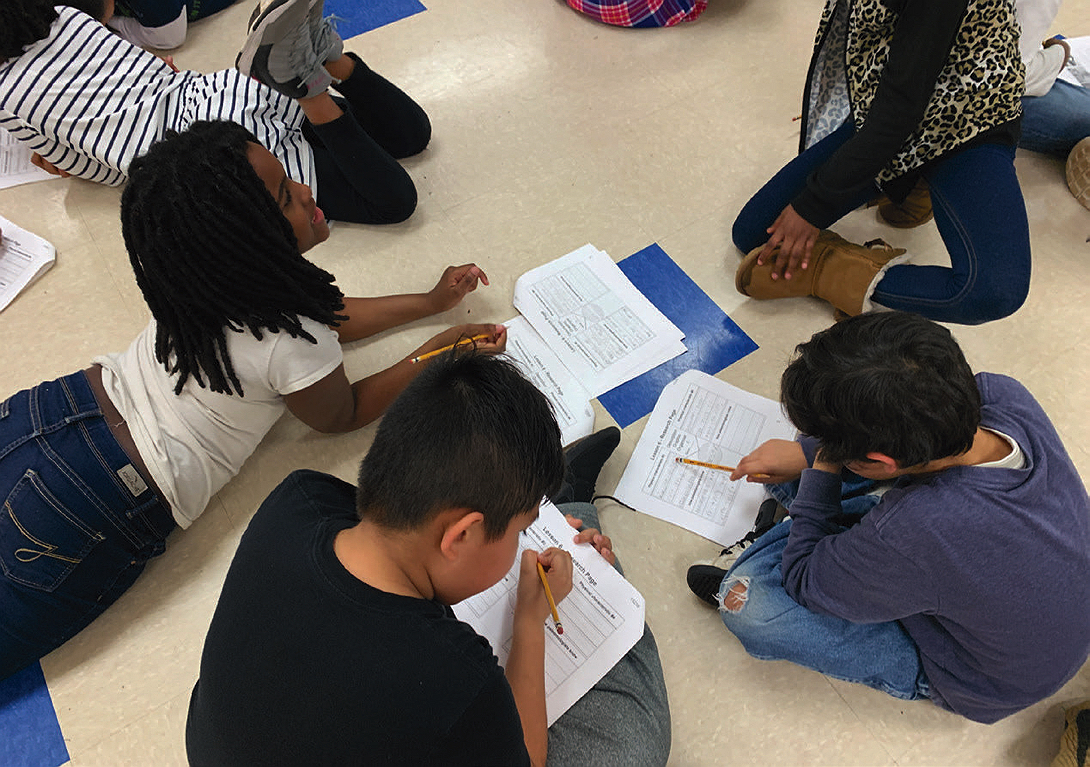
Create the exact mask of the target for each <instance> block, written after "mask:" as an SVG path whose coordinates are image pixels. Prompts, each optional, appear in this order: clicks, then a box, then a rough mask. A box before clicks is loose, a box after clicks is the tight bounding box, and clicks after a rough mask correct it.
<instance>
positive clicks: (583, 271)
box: [514, 245, 685, 397]
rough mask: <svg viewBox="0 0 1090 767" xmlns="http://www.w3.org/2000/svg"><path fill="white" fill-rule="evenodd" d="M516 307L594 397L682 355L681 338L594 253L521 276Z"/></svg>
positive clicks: (587, 249)
mask: <svg viewBox="0 0 1090 767" xmlns="http://www.w3.org/2000/svg"><path fill="white" fill-rule="evenodd" d="M514 304H515V308H516V309H518V310H519V313H521V314H522V315H523V316H524V317H525V318H526V319H527V320H528V321H529V322H530V325H532V326H533V328H534V329H535V330H536V331H537V332H538V333H539V334H540V335H541V337H542V338H543V339H544V340H545V343H546V344H547V345H548V346H549V347H550V348H552V349H553V351H555V352H556V355H557V357H558V358H559V359H560V361H561V362H562V363H563V364H564V367H565V368H567V370H568V371H570V373H571V374H572V375H573V376H574V377H575V379H576V380H578V381H581V382H583V385H584V386H585V387H586V388H587V390H588V391H589V393H590V396H591V397H597V396H598V395H600V394H604V393H605V392H607V391H609V390H610V389H613V388H615V387H617V386H619V385H621V384H622V383H624V382H625V381H628V380H629V379H632V378H635V377H636V376H638V375H641V374H643V373H646V372H647V371H648V370H651V369H652V368H655V367H657V366H659V365H661V364H662V363H663V362H666V361H668V360H671V359H673V358H674V357H676V356H677V355H679V354H682V353H684V352H685V344H684V343H682V339H683V338H684V334H683V333H682V332H681V331H680V330H678V328H677V326H676V325H674V324H673V323H672V322H670V320H668V319H667V318H666V316H665V315H663V313H662V312H660V311H659V310H658V309H657V308H656V307H655V305H654V304H652V303H651V302H650V301H649V300H648V299H647V297H646V296H644V295H643V294H642V293H640V291H638V290H637V289H636V288H635V286H634V285H633V284H632V283H631V282H630V281H629V280H628V278H627V277H625V276H624V273H623V272H621V270H620V268H619V267H618V266H617V265H616V264H615V263H614V262H613V259H611V258H610V257H609V255H608V254H606V253H603V252H602V251H600V250H598V249H597V248H595V247H594V246H593V245H584V246H583V247H581V248H579V249H578V250H576V251H573V252H571V253H569V254H568V255H566V256H563V257H561V258H558V259H556V260H555V261H551V262H549V263H548V264H545V265H544V266H539V267H538V268H536V269H531V270H530V271H528V272H526V273H525V274H523V275H522V276H521V277H519V279H518V281H517V282H516V283H515V297H514Z"/></svg>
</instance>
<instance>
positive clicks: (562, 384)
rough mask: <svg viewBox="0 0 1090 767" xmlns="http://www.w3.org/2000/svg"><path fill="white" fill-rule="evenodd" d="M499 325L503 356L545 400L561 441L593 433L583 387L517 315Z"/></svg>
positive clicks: (566, 442)
mask: <svg viewBox="0 0 1090 767" xmlns="http://www.w3.org/2000/svg"><path fill="white" fill-rule="evenodd" d="M503 324H504V326H506V328H507V351H506V352H505V354H506V355H507V356H508V357H510V358H511V361H512V362H514V363H515V364H517V365H518V366H519V370H521V371H522V374H523V375H525V376H526V378H528V379H529V380H530V382H531V383H532V384H533V385H534V386H536V387H537V388H538V389H539V390H540V391H541V393H542V394H544V395H545V396H546V397H547V398H548V399H549V404H550V405H552V408H553V415H555V416H556V422H557V424H559V426H560V440H561V442H562V443H563V444H564V445H570V444H571V443H572V442H575V440H577V439H579V438H580V437H585V436H587V435H588V434H590V433H591V432H592V431H594V408H593V407H591V404H590V393H589V392H587V390H586V388H585V387H584V386H583V385H582V384H580V383H579V381H578V380H576V378H575V376H573V375H572V374H571V373H570V372H568V369H567V368H566V367H564V365H563V364H562V363H561V362H560V359H559V358H558V357H557V356H556V353H555V352H554V351H553V350H552V349H550V348H549V346H548V344H546V343H545V340H544V339H543V338H542V337H541V336H540V335H538V332H537V331H536V330H534V329H533V327H532V326H531V325H530V323H529V322H527V321H526V318H525V317H522V316H518V317H515V318H513V319H511V320H508V321H507V322H505V323H503Z"/></svg>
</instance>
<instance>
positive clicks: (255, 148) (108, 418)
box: [0, 122, 507, 678]
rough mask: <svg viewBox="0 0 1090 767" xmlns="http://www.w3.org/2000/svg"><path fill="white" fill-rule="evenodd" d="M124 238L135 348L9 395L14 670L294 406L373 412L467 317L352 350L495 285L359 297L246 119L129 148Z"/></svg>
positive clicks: (1, 555) (1, 542)
mask: <svg viewBox="0 0 1090 767" xmlns="http://www.w3.org/2000/svg"><path fill="white" fill-rule="evenodd" d="M130 173H131V176H130V181H129V185H128V187H127V188H126V189H125V192H124V194H123V196H122V204H121V216H122V233H123V235H124V238H125V246H126V249H127V250H128V252H129V257H130V260H131V261H132V265H133V268H134V270H135V273H136V280H137V283H138V285H139V287H140V290H141V291H142V293H143V295H144V298H145V300H146V301H147V304H148V307H149V308H150V309H151V314H152V320H151V322H150V323H149V324H148V326H147V327H146V328H145V329H144V331H143V332H142V333H141V334H140V335H139V336H138V337H137V338H136V340H135V341H134V342H133V343H132V345H131V346H130V347H129V348H128V349H127V350H126V351H124V352H121V353H118V354H109V355H105V356H101V357H97V358H96V359H95V360H94V364H93V365H92V366H91V367H90V368H87V369H86V370H82V371H80V372H78V373H74V374H72V375H68V376H65V377H63V378H60V379H58V380H55V381H48V382H45V383H42V384H39V385H38V386H36V387H34V388H32V389H29V390H25V391H22V392H19V393H18V394H15V395H14V396H12V397H11V398H10V399H8V400H7V401H5V402H2V403H0V499H4V501H3V506H2V507H0V573H2V577H0V678H4V677H7V676H8V675H10V674H12V673H14V672H15V671H17V670H18V669H20V668H22V667H23V666H25V665H27V664H29V663H32V662H33V661H34V660H36V659H37V658H39V657H41V656H42V655H44V654H45V653H47V652H49V651H50V650H52V649H54V648H55V647H57V646H59V645H60V644H62V643H63V642H65V641H66V640H67V639H69V638H70V637H71V636H73V635H75V634H76V633H77V632H78V631H80V630H81V629H82V628H83V627H84V626H86V625H87V624H89V623H90V622H91V621H92V620H93V619H94V618H95V617H97V616H98V615H99V614H100V613H101V612H102V611H103V610H105V609H106V607H108V606H109V605H110V604H111V603H112V602H114V601H115V600H116V599H117V598H118V597H119V596H120V595H121V593H122V592H124V591H125V590H126V589H127V588H128V587H129V586H130V585H131V584H132V583H133V582H134V581H135V579H136V577H137V576H138V575H139V574H140V572H141V571H142V570H143V569H144V566H145V564H146V562H147V561H148V560H149V559H151V558H152V557H154V556H156V555H158V554H161V553H162V552H163V551H164V547H165V540H166V537H167V535H168V533H170V531H171V530H173V529H174V528H175V527H176V526H178V527H183V528H184V527H188V526H189V524H190V523H191V522H192V521H193V520H194V519H195V518H196V517H197V516H198V515H199V514H200V513H201V512H202V511H203V510H204V508H205V506H206V505H207V504H208V501H209V499H210V498H211V496H212V495H213V494H214V493H216V492H218V491H219V489H220V488H221V487H223V485H224V484H225V483H226V482H227V481H228V480H230V479H231V478H232V477H233V476H234V475H235V474H236V473H238V471H239V469H240V468H241V466H242V464H243V463H244V462H245V460H246V459H247V458H248V457H249V456H250V454H251V453H252V452H253V451H254V449H255V448H256V447H257V444H258V443H259V442H260V441H261V439H262V438H263V437H264V436H265V434H266V432H268V430H269V429H270V428H271V427H272V425H273V423H274V422H275V421H276V420H277V419H278V418H279V417H280V416H281V414H282V413H283V412H284V410H285V409H287V410H290V411H291V412H292V413H293V414H294V415H295V416H296V417H298V418H299V419H300V420H301V421H303V422H304V423H306V424H308V425H309V426H311V427H313V428H315V429H317V430H318V431H322V432H344V431H350V430H353V429H357V428H359V427H361V426H363V425H364V424H366V423H368V422H370V421H372V420H373V419H375V418H376V417H378V416H379V415H380V414H381V413H382V412H383V410H384V409H385V408H386V407H387V406H388V405H389V404H390V402H392V401H393V399H394V398H395V396H396V395H397V394H398V393H399V392H400V391H401V389H403V388H404V387H405V385H406V384H407V383H408V382H409V381H410V380H411V379H412V378H413V377H414V376H415V374H416V373H417V372H418V371H419V370H420V369H421V368H423V367H424V366H425V365H426V363H424V364H413V363H412V362H411V360H412V358H414V357H417V356H419V355H421V354H424V353H427V352H429V351H433V350H436V349H440V348H442V347H444V346H447V345H449V344H452V343H454V342H456V341H457V340H458V339H460V338H462V337H466V336H470V337H472V336H482V337H483V340H481V341H479V342H477V348H478V349H479V350H483V351H484V352H486V353H499V352H501V351H502V350H503V349H504V347H505V345H506V340H507V337H506V330H505V329H504V328H503V327H502V326H498V325H463V326H460V327H455V328H451V329H450V330H448V331H446V332H444V333H440V334H439V335H437V336H435V337H434V338H432V339H431V340H430V341H428V342H427V343H425V344H423V345H422V346H420V347H419V348H418V349H416V350H415V351H413V352H412V353H411V354H409V355H408V356H407V357H405V358H404V359H403V360H402V361H401V362H398V363H397V364H395V365H393V366H392V367H389V368H387V369H386V370H382V371H380V372H378V373H375V374H373V375H371V376H369V377H367V378H364V379H362V380H360V381H356V382H355V383H351V384H350V383H349V381H348V378H347V377H346V375H345V370H344V365H343V362H342V353H341V347H340V344H341V343H346V342H348V341H353V340H356V339H360V338H365V337H367V336H371V335H373V334H375V333H379V332H382V331H384V330H387V329H389V328H392V327H394V326H396V325H400V324H402V323H405V322H410V321H413V320H415V319H419V318H422V317H425V316H429V315H432V314H436V313H438V312H442V311H445V310H447V309H450V308H451V307H453V306H455V305H456V304H458V303H459V302H460V301H461V299H462V298H463V297H464V296H465V295H466V294H467V293H469V292H470V291H472V290H474V289H475V288H476V287H477V284H478V282H479V281H480V282H484V283H485V284H486V285H487V284H488V281H487V278H486V276H485V274H484V272H482V271H481V269H480V268H478V267H477V266H476V265H474V264H466V265H463V266H457V267H450V268H448V269H447V270H446V271H445V272H444V273H443V276H442V277H441V278H440V280H439V282H438V284H436V286H435V287H434V288H432V289H431V290H430V291H429V292H427V293H419V294H412V295H400V296H386V297H381V298H346V297H344V295H343V294H342V293H341V291H340V290H339V289H338V288H337V286H336V285H334V283H333V276H332V275H330V274H329V273H327V272H325V271H323V270H322V269H320V268H318V267H317V266H315V265H314V264H313V263H311V262H310V261H308V260H307V259H306V258H304V257H303V255H302V251H305V250H307V249H309V248H310V247H312V246H313V245H316V244H317V243H319V242H322V241H323V240H325V239H326V237H328V235H329V229H328V227H327V225H326V223H325V219H324V217H323V215H322V212H321V210H320V209H319V208H318V207H317V206H316V205H315V203H314V198H313V196H312V195H311V193H310V190H309V189H307V187H306V186H304V185H302V184H299V183H296V182H294V181H291V180H290V179H288V178H287V177H286V176H285V174H284V169H283V167H282V166H281V165H280V163H279V162H277V160H276V159H275V158H274V157H273V156H272V155H271V154H270V153H269V151H268V150H266V149H265V148H264V147H262V146H260V145H259V144H258V143H257V142H256V141H255V140H254V137H253V135H252V134H250V133H249V132H247V131H246V130H245V129H244V128H241V127H240V126H238V125H235V124H233V123H228V122H198V123H195V124H194V125H193V126H192V127H191V128H190V130H189V131H187V132H185V133H182V134H169V135H168V137H167V138H166V139H165V140H164V141H163V142H160V143H158V144H156V145H154V146H153V147H152V148H151V149H150V150H149V151H148V153H147V154H146V155H144V156H143V157H141V158H138V159H137V160H135V161H133V164H132V166H131V168H130Z"/></svg>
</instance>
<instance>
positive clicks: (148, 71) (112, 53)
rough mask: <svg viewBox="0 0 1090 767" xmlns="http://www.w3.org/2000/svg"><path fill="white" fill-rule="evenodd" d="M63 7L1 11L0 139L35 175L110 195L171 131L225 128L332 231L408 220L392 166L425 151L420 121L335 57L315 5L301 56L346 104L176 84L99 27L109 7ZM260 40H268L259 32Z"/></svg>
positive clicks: (337, 52)
mask: <svg viewBox="0 0 1090 767" xmlns="http://www.w3.org/2000/svg"><path fill="white" fill-rule="evenodd" d="M70 2H71V3H72V4H73V5H79V6H80V7H79V8H78V9H77V8H73V7H63V6H57V7H55V8H54V7H53V6H52V5H50V0H5V2H4V3H3V4H0V128H4V129H6V130H8V131H10V132H11V133H12V134H13V135H14V136H15V137H16V138H17V139H19V140H20V141H21V142H23V143H24V144H26V145H27V146H28V147H29V148H30V149H31V151H33V152H34V153H35V154H36V162H37V163H38V164H39V165H41V166H42V167H44V168H46V169H47V170H51V171H54V172H56V173H58V174H60V175H72V176H77V177H79V178H83V179H87V180H89V181H95V182H98V183H103V184H107V185H111V186H117V185H120V184H122V183H124V181H125V179H126V176H127V169H128V166H129V163H130V162H132V160H133V158H134V157H137V156H139V155H141V154H143V153H144V152H146V151H147V149H148V147H149V146H151V144H152V143H154V142H155V141H158V140H159V139H161V138H162V137H163V135H165V133H166V132H167V131H170V130H174V131H183V130H185V128H186V127H188V126H189V125H191V124H192V123H193V122H195V121H197V120H216V119H223V120H230V121H232V122H236V123H238V124H239V125H241V126H243V127H244V128H246V129H247V130H249V131H250V132H251V133H253V134H254V135H255V136H256V137H257V139H258V141H259V142H260V143H261V144H262V146H264V147H265V148H267V149H268V150H269V151H270V152H272V153H273V155H274V156H275V157H276V158H277V160H279V161H280V162H281V163H282V164H283V165H284V167H285V169H286V170H287V172H288V175H289V176H290V177H291V178H292V179H293V180H295V181H298V182H299V183H302V184H305V185H307V186H308V187H310V188H311V189H313V190H314V191H315V193H316V195H317V198H318V201H319V204H320V205H321V206H322V208H323V210H325V211H326V213H327V215H328V216H329V217H330V218H332V219H337V220H341V221H351V222H356V223H367V224H389V223H397V222H400V221H404V220H405V219H407V218H408V217H409V216H410V215H412V212H413V210H415V208H416V202H417V195H416V188H415V187H414V185H413V182H412V179H411V178H410V177H409V175H408V173H406V172H405V169H404V168H402V167H401V165H400V164H399V163H398V162H397V160H396V159H395V158H397V157H406V156H409V155H412V154H416V153H417V152H419V151H421V150H423V148H424V147H425V146H426V145H427V143H428V141H429V140H430V138H431V125H430V122H429V121H428V118H427V115H426V114H425V113H424V111H423V109H421V108H420V107H419V105H417V104H416V103H415V102H413V101H412V99H410V98H409V97H408V96H407V95H406V94H404V93H403V92H402V91H401V90H399V89H398V88H397V87H396V86H394V85H392V84H391V83H389V82H388V81H386V80H385V79H383V78H382V77H381V76H379V75H377V74H376V73H374V72H372V71H371V70H370V69H369V68H368V67H367V66H366V65H365V64H364V63H363V62H362V61H361V60H360V59H359V58H358V57H357V56H355V55H354V54H345V53H344V52H343V44H342V42H341V39H340V37H339V36H337V34H336V31H335V30H333V28H332V26H331V24H330V22H329V20H328V19H323V18H321V15H320V12H321V3H317V4H316V5H315V9H317V11H318V14H316V15H311V16H308V17H307V18H306V19H305V24H306V32H307V34H308V35H310V36H311V39H310V40H309V41H307V42H308V43H309V47H310V50H312V51H319V53H317V54H315V53H311V54H310V55H311V56H312V57H313V56H315V55H318V56H321V61H322V62H323V64H325V65H327V66H328V67H330V69H331V70H333V71H334V74H335V75H336V77H337V79H338V80H339V82H336V83H334V82H333V75H330V79H329V80H327V81H326V82H327V85H333V86H334V87H335V88H336V89H338V90H339V91H340V92H341V94H342V95H343V96H344V97H345V100H339V99H338V100H334V98H333V97H331V96H330V94H329V93H328V91H326V90H324V89H323V91H322V92H321V93H318V92H315V93H313V94H309V98H299V97H298V96H295V97H290V96H286V95H284V94H283V93H278V92H277V91H275V90H273V89H271V88H269V87H267V86H266V85H264V84H262V83H260V82H258V81H257V80H256V79H254V78H251V77H247V76H246V75H245V74H243V73H241V72H238V71H236V70H221V71H219V72H213V73H211V74H201V73H198V72H189V71H185V72H176V71H174V70H173V69H172V67H171V65H169V64H168V63H167V62H165V61H163V60H162V59H160V58H159V57H157V56H155V55H153V54H151V53H148V52H147V51H144V50H142V49H140V48H137V47H136V46H134V45H132V44H130V43H128V42H126V41H125V40H122V39H120V38H119V37H117V36H116V35H114V34H113V33H111V32H110V31H109V30H108V29H107V28H106V27H105V26H103V24H102V23H101V21H102V20H103V19H106V18H109V16H110V15H111V14H112V12H113V0H70ZM278 7H279V6H278ZM289 7H293V6H289ZM259 10H260V8H259ZM304 12H306V9H305V8H304ZM279 16H282V12H281V13H280V14H279V15H277V17H279ZM255 17H257V18H260V19H262V20H266V21H267V19H268V16H267V14H266V15H264V16H260V15H259V14H255ZM262 31H263V32H266V33H267V32H269V31H270V29H269V26H268V24H265V25H264V26H262ZM272 31H273V32H277V33H284V34H286V33H296V34H297V33H298V32H299V29H298V28H297V27H296V28H287V29H285V28H284V27H282V26H281V27H277V28H274V29H272ZM273 42H277V43H279V44H278V45H277V46H276V49H277V51H278V52H279V51H280V50H283V49H284V47H285V45H286V44H287V45H291V44H295V46H296V47H297V48H299V47H300V46H299V45H298V43H299V42H300V41H299V40H294V41H287V42H286V43H285V42H281V41H271V40H269V39H265V41H264V43H265V44H266V45H267V46H271V45H272V43H273ZM276 60H277V59H276V57H274V61H276ZM266 79H267V78H266ZM281 90H283V88H281Z"/></svg>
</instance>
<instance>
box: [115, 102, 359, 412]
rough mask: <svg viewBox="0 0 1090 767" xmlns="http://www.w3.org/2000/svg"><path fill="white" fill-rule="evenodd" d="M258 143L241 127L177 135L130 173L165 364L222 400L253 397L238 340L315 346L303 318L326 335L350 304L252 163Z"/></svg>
mask: <svg viewBox="0 0 1090 767" xmlns="http://www.w3.org/2000/svg"><path fill="white" fill-rule="evenodd" d="M251 143H254V144H256V143H258V142H257V139H255V138H254V136H253V134H252V133H250V132H249V131H248V130H246V129H245V128H243V127H241V126H239V125H236V124H235V123H230V122H223V121H212V122H209V121H200V122H195V123H193V125H192V126H190V128H189V129H188V130H186V131H185V132H184V133H175V132H173V131H168V132H167V135H166V137H165V138H164V139H163V140H162V141H160V142H157V143H155V144H153V145H152V146H151V148H150V149H149V150H148V152H147V154H145V155H144V156H143V157H139V158H137V159H136V160H133V162H132V164H131V165H130V166H129V183H128V186H126V187H125V191H124V193H123V194H122V196H121V233H122V235H123V236H124V238H125V248H126V249H127V250H128V252H129V260H130V261H131V262H132V267H133V271H134V272H135V273H136V282H137V284H138V285H139V286H140V290H141V292H143V294H144V300H145V301H146V302H147V304H148V308H150V309H151V313H152V316H154V317H155V322H156V325H157V329H156V337H155V358H156V359H157V360H159V362H161V363H163V365H164V366H165V367H166V369H167V371H168V372H170V373H172V374H175V373H176V374H177V375H178V381H177V383H176V385H175V387H174V391H175V392H176V393H180V392H181V390H182V387H183V386H184V385H185V382H186V380H187V379H188V378H189V376H193V377H194V378H195V379H196V381H197V383H198V384H200V385H201V386H204V385H205V378H204V377H205V376H206V377H207V380H208V384H207V385H208V386H209V388H211V389H212V391H216V392H223V393H225V394H231V393H232V392H233V391H234V392H238V394H239V395H242V394H243V391H242V384H241V383H240V382H239V380H238V377H237V376H236V375H235V369H234V367H233V366H232V364H231V358H230V357H229V356H228V354H227V337H226V332H227V331H228V330H230V331H232V332H244V331H248V332H250V333H251V334H252V335H253V336H254V337H255V338H257V339H261V338H262V332H263V331H265V330H268V331H270V332H272V333H278V332H286V333H288V334H289V335H291V336H293V337H296V338H305V339H307V340H308V341H311V342H312V343H316V341H315V339H314V337H313V336H311V335H310V334H309V333H307V332H306V331H305V330H304V329H303V327H302V325H301V323H300V322H299V318H300V317H309V318H310V319H312V320H314V321H315V322H320V323H322V324H323V325H337V324H339V323H340V322H342V321H344V320H345V319H347V317H343V316H340V315H338V314H337V312H339V311H340V310H342V309H343V308H344V295H343V294H342V293H341V291H340V289H339V288H338V287H337V286H336V285H334V284H333V279H334V278H333V275H331V274H330V273H329V272H327V271H325V270H323V269H320V268H319V267H317V266H315V265H314V264H312V263H311V262H310V261H308V260H307V259H306V258H304V257H303V255H302V254H301V253H300V252H299V245H298V242H297V241H296V239H295V234H294V232H293V231H292V228H291V224H290V223H288V220H287V219H286V218H285V217H284V214H283V213H282V212H281V211H280V207H279V206H278V205H277V204H276V200H274V199H273V197H272V195H271V194H269V191H268V189H266V188H265V184H264V183H263V182H262V181H261V179H260V178H259V177H258V175H257V171H255V170H254V168H253V166H252V165H251V164H250V160H249V157H248V155H247V148H248V146H249V144H251Z"/></svg>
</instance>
